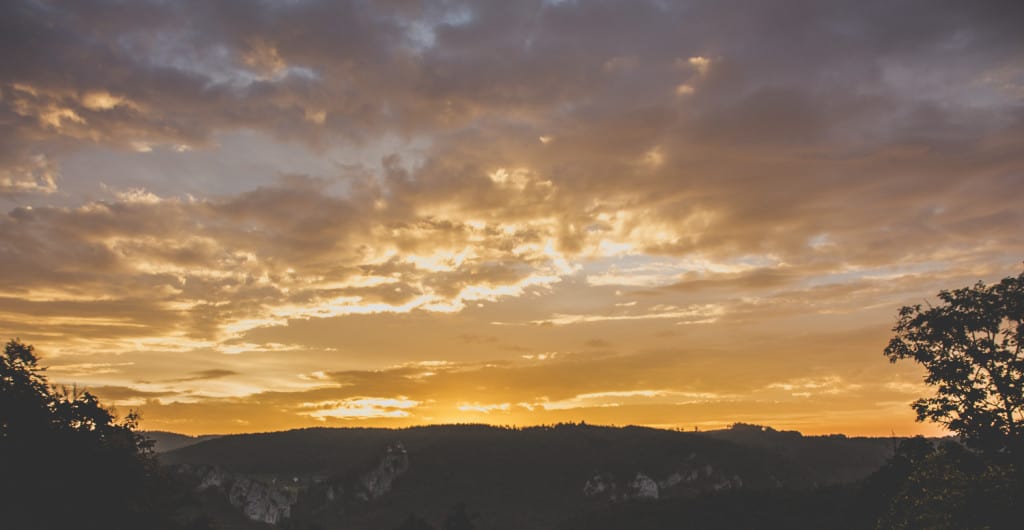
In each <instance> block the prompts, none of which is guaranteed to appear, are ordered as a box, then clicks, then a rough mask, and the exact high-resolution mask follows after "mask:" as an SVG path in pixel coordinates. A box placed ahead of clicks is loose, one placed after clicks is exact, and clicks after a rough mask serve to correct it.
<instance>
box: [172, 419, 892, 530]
mask: <svg viewBox="0 0 1024 530" xmlns="http://www.w3.org/2000/svg"><path fill="white" fill-rule="evenodd" d="M185 438H188V437H185ZM188 441H190V442H191V443H190V444H189V445H186V446H184V447H181V448H180V449H177V450H174V451H170V452H166V453H164V454H162V455H161V459H162V461H164V462H165V463H167V464H171V465H177V466H179V468H180V469H184V470H186V472H188V473H192V474H193V476H195V477H196V479H197V480H198V481H200V482H202V483H205V484H215V485H216V486H215V487H214V488H212V489H213V490H217V489H218V488H219V491H222V493H223V494H224V496H226V497H234V498H235V499H236V501H237V502H236V507H238V509H239V510H240V511H244V512H246V513H249V514H256V515H255V516H258V517H260V518H261V519H260V520H263V521H265V522H270V521H272V520H273V521H275V522H277V523H278V524H280V522H281V521H284V520H290V521H292V522H293V523H295V524H299V523H301V524H306V525H311V526H317V525H319V526H320V527H323V528H341V527H344V528H366V529H385V530H387V529H391V528H395V527H397V526H398V525H399V523H400V522H401V519H402V518H404V517H405V516H406V515H407V514H409V513H415V514H420V515H422V516H423V517H425V518H426V519H427V520H430V521H435V522H439V521H441V519H442V518H443V516H444V514H445V512H446V511H447V510H449V509H450V508H451V507H452V506H455V505H458V504H460V503H465V505H466V506H467V508H468V509H470V510H471V511H473V512H474V513H477V514H479V517H480V519H479V523H480V528H488V529H494V530H501V529H509V530H511V529H516V528H535V529H543V528H554V527H555V526H557V525H558V523H559V522H560V521H564V520H566V519H567V518H570V517H573V516H576V515H579V514H581V513H588V512H591V511H593V510H598V509H603V507H606V506H608V505H609V503H621V502H637V501H645V500H655V499H661V500H671V499H680V500H682V499H686V498H693V497H695V496H699V495H703V494H706V493H716V492H725V491H774V490H778V489H779V488H786V489H798V490H799V489H805V488H813V487H815V486H821V485H828V484H841V483H846V482H851V481H856V480H860V479H863V478H865V477H867V476H868V475H870V474H871V473H873V472H874V471H876V470H877V469H879V468H880V467H881V466H882V465H883V464H884V463H885V462H886V461H887V460H888V459H889V458H890V457H891V455H892V454H893V451H894V448H895V445H896V442H897V441H898V440H894V439H892V438H848V437H845V436H841V435H833V436H803V435H801V434H800V433H798V432H795V431H787V432H780V431H775V430H774V429H770V428H766V427H760V426H753V425H745V424H737V425H736V426H734V427H733V428H732V429H727V430H721V431H708V432H682V431H673V430H661V429H653V428H646V427H600V426H592V425H586V424H559V425H554V426H539V427H526V428H503V427H492V426H486V425H435V426H425V427H411V428H403V429H384V428H310V429H300V430H292V431H283V432H271V433H260V434H240V435H226V436H221V437H217V438H214V439H208V440H205V441H201V442H199V441H198V440H195V439H189V440H188ZM260 481H262V482H260ZM238 484H241V485H242V486H236V485H238ZM240 499H242V500H240ZM244 499H250V500H244ZM252 499H257V500H252ZM524 507H529V509H524ZM283 514H287V515H283ZM299 527H303V528H304V526H299Z"/></svg>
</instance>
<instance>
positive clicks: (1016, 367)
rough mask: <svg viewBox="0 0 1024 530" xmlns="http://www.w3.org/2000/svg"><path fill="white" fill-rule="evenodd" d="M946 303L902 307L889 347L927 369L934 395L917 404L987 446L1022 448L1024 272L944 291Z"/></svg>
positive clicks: (925, 415) (924, 413)
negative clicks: (995, 282) (986, 283)
mask: <svg viewBox="0 0 1024 530" xmlns="http://www.w3.org/2000/svg"><path fill="white" fill-rule="evenodd" d="M938 297H939V299H940V300H941V301H942V304H941V305H939V306H935V307H931V306H929V307H923V306H922V305H920V304H918V305H914V306H907V307H903V308H902V309H900V312H899V320H898V322H897V323H896V325H895V326H894V327H893V331H894V332H895V333H896V336H895V337H893V338H892V340H891V341H890V342H889V345H888V347H886V349H885V355H886V356H888V357H889V360H890V361H891V362H894V363H895V362H896V361H899V360H900V359H912V360H914V361H916V362H918V363H920V364H921V365H922V366H924V367H925V369H927V371H928V375H927V377H926V378H925V382H927V383H928V384H929V385H934V386H935V387H936V393H935V395H934V396H932V397H926V398H922V399H919V400H918V401H916V402H915V403H914V404H913V407H914V410H915V411H916V412H917V417H918V420H919V421H923V420H932V421H935V422H938V423H941V424H943V425H945V426H947V427H948V428H949V429H951V430H953V431H955V432H957V433H958V434H960V435H961V436H963V437H964V438H965V439H966V440H967V442H968V443H969V444H970V445H972V446H973V447H977V448H981V449H985V450H988V451H1010V452H1017V453H1020V452H1022V450H1024V357H1022V355H1021V343H1022V342H1024V273H1022V274H1021V275H1019V276H1017V277H1015V278H1014V277H1010V278H1005V279H1003V280H1002V281H1001V282H999V283H997V284H994V285H985V284H984V283H982V282H978V283H977V284H975V285H974V286H972V287H966V288H963V289H955V290H953V291H942V292H940V293H939V295H938Z"/></svg>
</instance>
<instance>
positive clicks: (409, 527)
mask: <svg viewBox="0 0 1024 530" xmlns="http://www.w3.org/2000/svg"><path fill="white" fill-rule="evenodd" d="M395 530H437V529H436V528H434V526H433V525H431V524H430V523H429V522H427V520H426V519H424V518H422V517H420V516H418V515H413V514H409V516H408V517H406V518H405V521H403V522H402V524H401V525H400V526H399V527H398V528H396V529H395Z"/></svg>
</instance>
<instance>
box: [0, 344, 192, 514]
mask: <svg viewBox="0 0 1024 530" xmlns="http://www.w3.org/2000/svg"><path fill="white" fill-rule="evenodd" d="M137 421H138V416H137V415H135V414H129V415H128V416H127V417H126V418H125V419H124V420H123V421H121V422H118V421H117V419H116V418H115V416H114V414H113V413H112V412H111V411H109V410H107V409H105V408H103V407H102V406H101V405H100V403H99V400H98V399H97V398H96V396H94V395H92V394H90V393H89V392H79V391H78V390H77V389H75V388H72V389H70V390H68V389H65V388H52V387H50V386H49V385H48V383H47V380H46V376H45V374H44V369H43V368H41V367H40V366H39V364H38V358H37V357H36V354H35V350H34V349H33V347H32V346H29V345H26V344H23V343H22V342H20V341H17V340H12V341H10V342H8V343H7V344H6V346H5V347H4V352H3V355H2V356H0V514H2V517H3V523H4V525H5V527H8V528H33V529H39V530H46V529H50V528H80V529H93V528H95V529H101V528H102V529H110V530H118V529H134V528H152V529H157V530H159V529H173V528H204V527H205V526H204V520H203V518H202V516H201V515H199V514H189V513H187V511H185V510H182V509H181V508H182V507H184V506H185V505H186V504H187V500H188V492H187V490H184V489H181V488H179V487H178V483H177V482H176V481H175V480H173V478H172V477H171V476H169V475H168V474H167V473H166V472H165V471H163V470H162V469H161V468H160V467H159V465H158V463H157V461H156V459H155V457H154V456H153V453H152V450H151V443H150V442H149V441H148V440H146V439H145V438H144V437H142V436H141V435H140V434H139V433H137V432H136V430H135V428H136V426H137ZM8 525H9V526H8Z"/></svg>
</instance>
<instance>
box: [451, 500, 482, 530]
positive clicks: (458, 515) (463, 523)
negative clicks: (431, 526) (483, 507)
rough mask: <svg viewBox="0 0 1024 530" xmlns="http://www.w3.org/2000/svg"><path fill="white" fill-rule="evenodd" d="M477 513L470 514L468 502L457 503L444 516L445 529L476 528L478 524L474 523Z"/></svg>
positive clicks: (464, 529) (469, 529) (461, 529)
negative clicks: (467, 508) (467, 509)
mask: <svg viewBox="0 0 1024 530" xmlns="http://www.w3.org/2000/svg"><path fill="white" fill-rule="evenodd" d="M475 518H476V516H475V514H472V515H471V514H470V513H469V512H467V511H466V504H465V503H462V502H460V503H459V504H456V505H455V506H454V507H452V509H451V510H450V511H449V512H448V515H446V516H445V518H444V527H443V529H444V530H474V529H475V528H476V526H475V525H474V524H473V519H475Z"/></svg>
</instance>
